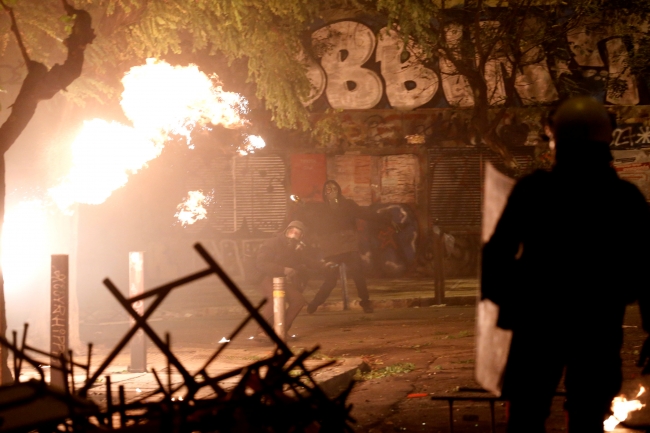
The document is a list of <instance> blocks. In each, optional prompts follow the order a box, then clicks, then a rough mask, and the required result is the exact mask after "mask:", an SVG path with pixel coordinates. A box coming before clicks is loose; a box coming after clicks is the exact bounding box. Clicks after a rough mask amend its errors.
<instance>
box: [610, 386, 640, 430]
mask: <svg viewBox="0 0 650 433" xmlns="http://www.w3.org/2000/svg"><path fill="white" fill-rule="evenodd" d="M644 392H645V388H644V387H641V390H640V391H639V393H638V394H637V395H636V397H635V398H638V397H639V396H641V395H642V394H643V393H644ZM643 407H645V404H642V403H641V402H640V401H639V400H628V399H626V398H625V397H624V396H618V397H616V398H614V400H613V401H612V412H614V414H613V415H612V416H610V417H609V418H608V419H607V420H605V422H604V425H603V429H604V430H605V431H613V430H614V429H615V428H616V426H617V425H618V424H619V423H622V422H623V421H625V420H626V419H627V416H628V415H629V413H630V412H633V411H635V410H639V409H641V408H643Z"/></svg>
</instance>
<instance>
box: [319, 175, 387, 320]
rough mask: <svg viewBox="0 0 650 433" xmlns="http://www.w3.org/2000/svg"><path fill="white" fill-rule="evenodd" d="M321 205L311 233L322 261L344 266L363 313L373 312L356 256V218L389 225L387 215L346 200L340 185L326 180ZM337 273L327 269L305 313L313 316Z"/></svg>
mask: <svg viewBox="0 0 650 433" xmlns="http://www.w3.org/2000/svg"><path fill="white" fill-rule="evenodd" d="M323 201H324V203H323V206H322V207H321V208H319V213H318V219H317V221H315V222H314V227H313V231H314V232H315V234H316V238H317V239H318V244H319V247H320V250H321V253H322V255H323V257H324V260H325V261H327V262H331V263H336V264H342V263H345V265H346V268H347V271H348V272H349V275H350V276H351V277H352V279H353V280H354V284H355V286H356V288H357V294H358V295H359V299H360V301H359V305H361V307H362V308H363V311H364V312H365V313H372V312H373V308H372V303H371V301H370V294H369V292H368V285H367V284H366V279H365V277H364V275H363V271H362V268H361V257H360V256H359V234H358V231H357V219H363V220H370V221H380V222H384V223H389V222H390V221H389V220H387V217H388V218H390V216H389V215H386V214H378V213H376V212H373V211H371V210H370V209H368V208H366V207H362V206H359V205H358V204H357V203H355V202H354V200H351V199H349V198H345V197H344V196H343V194H342V192H341V186H340V185H339V184H338V183H337V182H336V181H334V180H328V181H327V182H325V184H324V185H323ZM339 275H340V272H339V270H338V269H337V268H334V267H330V268H328V269H327V270H326V271H325V280H324V281H323V284H322V285H321V287H320V289H319V290H318V292H317V293H316V296H314V299H313V300H312V301H311V302H310V303H309V305H308V306H307V312H308V313H310V314H312V313H314V312H315V311H316V310H317V309H318V307H319V306H320V305H321V304H323V303H324V302H325V300H327V298H328V297H329V295H330V294H331V293H332V290H333V289H334V287H335V286H336V281H337V280H338V278H339Z"/></svg>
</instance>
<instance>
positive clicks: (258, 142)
mask: <svg viewBox="0 0 650 433" xmlns="http://www.w3.org/2000/svg"><path fill="white" fill-rule="evenodd" d="M264 147H266V142H264V139H263V138H262V137H260V136H259V135H249V136H248V137H246V141H244V147H243V148H241V147H240V148H239V149H237V152H238V153H239V154H240V155H241V156H246V155H248V154H249V153H255V150H256V149H263V148H264Z"/></svg>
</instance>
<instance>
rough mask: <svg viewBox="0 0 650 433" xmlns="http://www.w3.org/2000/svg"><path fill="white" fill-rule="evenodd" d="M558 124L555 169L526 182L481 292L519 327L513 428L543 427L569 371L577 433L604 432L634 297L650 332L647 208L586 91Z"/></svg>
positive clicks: (509, 374)
mask: <svg viewBox="0 0 650 433" xmlns="http://www.w3.org/2000/svg"><path fill="white" fill-rule="evenodd" d="M553 120H554V122H553V137H552V138H554V140H555V143H556V155H555V165H554V167H553V169H552V170H551V171H550V172H545V171H536V172H534V173H532V174H531V175H529V176H527V177H524V178H522V179H521V180H520V181H519V182H517V184H516V185H515V187H514V189H513V190H512V192H511V194H510V197H509V198H508V202H507V204H506V207H505V209H504V211H503V214H502V216H501V219H500V220H499V222H498V224H497V226H496V229H495V231H494V234H493V236H492V238H491V239H490V240H489V242H487V243H486V245H485V247H484V249H483V269H482V285H481V288H482V297H483V298H488V299H491V300H492V301H493V302H495V303H496V304H497V305H499V307H500V310H499V318H498V323H497V325H498V326H499V327H501V328H504V329H511V330H512V332H513V336H512V343H511V347H510V353H509V357H508V362H507V365H506V370H505V374H504V384H503V396H504V398H506V399H507V400H509V402H510V415H509V421H508V429H507V431H508V432H509V433H519V432H525V433H538V432H544V431H545V430H544V422H545V419H546V418H547V417H548V415H549V413H550V406H551V399H552V397H553V395H554V392H555V390H556V388H557V386H558V384H559V382H560V380H561V378H562V376H563V375H564V385H565V388H566V392H567V401H566V409H567V411H568V418H569V431H572V432H580V433H590V432H602V431H603V420H604V418H605V415H606V414H607V413H608V412H609V411H610V406H611V402H612V399H613V397H615V396H616V395H617V394H618V392H619V390H620V387H621V381H622V375H621V358H620V350H621V345H622V342H623V333H622V324H623V316H624V313H625V308H626V305H627V304H629V303H631V302H633V301H636V300H638V301H639V305H640V308H641V314H642V318H643V327H644V329H645V330H646V331H649V330H650V314H649V313H648V311H649V307H648V304H649V302H648V298H649V289H650V287H649V283H650V276H649V274H648V272H647V264H648V263H650V248H649V245H650V211H649V210H648V204H647V203H646V200H645V198H644V197H643V195H642V194H641V193H640V192H639V190H638V189H637V187H636V186H634V185H632V184H630V183H628V182H626V181H624V180H621V179H619V178H618V176H617V175H616V172H615V170H614V169H613V167H612V165H611V162H612V155H611V152H610V150H609V143H610V141H611V132H612V127H611V123H610V118H609V116H608V113H607V111H606V110H605V108H604V107H603V106H602V105H601V104H600V103H598V102H597V101H596V100H594V99H592V98H587V97H580V98H575V99H570V100H568V101H567V102H565V103H564V104H562V105H561V106H560V107H559V108H558V110H557V112H556V114H555V116H554V119H553ZM649 341H650V340H648V341H646V344H645V345H644V349H643V350H642V352H641V358H640V360H639V364H640V366H642V365H645V364H647V361H648V358H649V357H650V342H649ZM648 369H649V368H648V366H647V365H646V366H645V368H644V373H645V372H647V371H648Z"/></svg>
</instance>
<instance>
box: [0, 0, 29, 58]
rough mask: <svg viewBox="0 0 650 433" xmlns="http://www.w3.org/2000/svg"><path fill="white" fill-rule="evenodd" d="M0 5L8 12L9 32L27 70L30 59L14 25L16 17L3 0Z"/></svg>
mask: <svg viewBox="0 0 650 433" xmlns="http://www.w3.org/2000/svg"><path fill="white" fill-rule="evenodd" d="M0 4H1V5H2V7H3V8H4V10H6V11H7V12H9V17H10V18H11V32H12V33H13V34H14V36H16V41H17V42H18V47H19V48H20V53H21V54H22V55H23V59H24V60H25V63H26V64H27V67H28V68H29V66H30V63H31V61H32V59H30V58H29V54H27V49H26V48H25V44H24V43H23V38H22V37H21V36H20V32H19V31H18V24H16V15H15V14H14V10H13V8H10V7H9V6H7V5H6V4H5V2H4V1H3V0H0Z"/></svg>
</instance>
